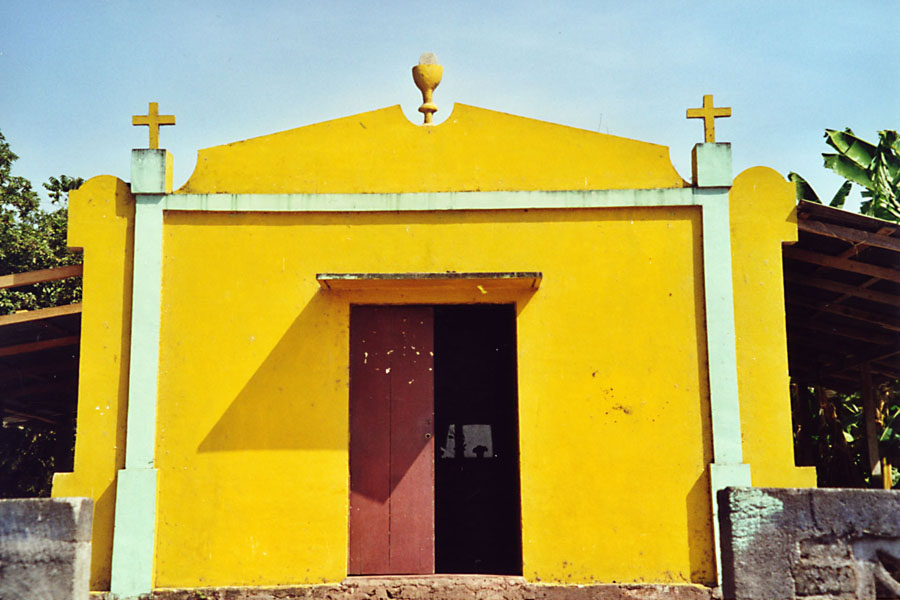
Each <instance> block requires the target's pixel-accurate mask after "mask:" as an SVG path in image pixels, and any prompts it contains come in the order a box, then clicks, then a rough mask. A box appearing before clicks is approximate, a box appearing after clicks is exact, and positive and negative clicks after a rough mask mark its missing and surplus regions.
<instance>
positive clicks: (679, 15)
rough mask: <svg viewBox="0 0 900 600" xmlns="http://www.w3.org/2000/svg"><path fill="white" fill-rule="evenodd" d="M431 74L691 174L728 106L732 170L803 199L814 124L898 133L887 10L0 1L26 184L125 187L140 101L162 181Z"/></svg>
mask: <svg viewBox="0 0 900 600" xmlns="http://www.w3.org/2000/svg"><path fill="white" fill-rule="evenodd" d="M425 51H433V52H435V53H436V54H437V56H438V59H439V62H440V63H441V64H442V65H444V79H443V82H442V83H441V85H440V87H439V88H438V90H437V93H436V95H435V101H436V103H437V105H438V106H439V107H440V109H441V110H440V112H438V113H437V115H436V121H438V122H440V121H441V120H443V119H444V118H446V117H447V115H448V114H449V113H450V109H451V107H452V104H453V103H454V102H462V103H465V104H473V105H476V106H481V107H484V108H490V109H494V110H500V111H503V112H509V113H513V114H518V115H523V116H527V117H533V118H538V119H543V120H547V121H552V122H556V123H562V124H565V125H571V126H574V127H580V128H583V129H590V130H594V131H601V132H603V133H611V134H614V135H619V136H624V137H629V138H635V139H640V140H645V141H649V142H654V143H659V144H663V145H666V146H669V147H670V152H671V157H672V161H673V163H674V165H675V167H676V168H677V169H678V171H679V172H680V173H681V175H682V176H683V177H685V178H686V179H687V178H689V177H690V151H691V147H692V146H693V144H694V143H696V142H698V141H702V126H701V123H700V121H697V120H690V121H688V120H686V119H685V114H684V113H685V109H686V108H689V107H696V106H699V105H700V102H701V100H702V96H703V94H708V93H712V94H714V95H715V101H716V104H717V105H725V106H731V107H732V108H733V117H732V118H730V119H724V120H718V121H717V127H716V130H717V139H718V141H729V142H731V143H732V145H733V153H734V161H735V173H738V172H740V171H741V170H743V169H745V168H748V167H751V166H755V165H767V166H771V167H773V168H775V169H776V170H778V171H779V172H781V173H782V174H786V173H787V172H788V171H791V170H795V171H798V172H799V173H801V174H803V175H804V176H806V177H807V179H809V180H810V181H811V182H812V183H813V186H814V187H815V188H816V189H817V190H818V191H819V193H820V195H821V196H827V197H829V198H830V196H831V195H832V194H833V193H834V191H835V190H836V189H837V187H838V186H839V185H840V183H841V180H840V179H839V178H838V177H837V176H834V175H832V174H831V173H830V172H828V171H826V170H825V169H824V168H823V167H822V165H821V163H822V161H821V157H820V154H821V153H822V152H824V151H827V147H826V146H825V143H824V140H823V132H824V129H825V128H826V127H828V128H843V127H848V126H849V127H852V128H853V129H854V130H855V131H856V132H857V133H858V134H860V135H862V136H863V137H865V138H867V139H875V138H876V135H877V134H876V132H877V131H878V130H879V129H900V2H897V1H896V0H883V1H879V2H875V1H856V2H837V1H823V0H818V1H796V2H790V1H784V0H782V1H779V2H774V1H767V0H754V1H753V2H750V1H746V2H737V1H727V0H719V1H716V2H710V1H692V2H662V1H659V2H622V1H618V2H606V1H597V2H566V1H558V2H555V3H550V2H520V3H506V2H487V1H482V2H440V3H438V2H422V1H421V0H419V1H417V2H396V3H390V2H384V3H375V2H341V1H332V2H321V3H306V2H286V1H284V2H275V1H272V2H262V1H261V2H248V1H246V0H244V1H241V2H232V1H221V2H204V1H202V0H195V1H193V2H190V3H189V2H172V1H166V0H158V1H156V2H153V3H147V2H137V1H134V2H126V1H124V0H118V1H112V0H107V1H97V2H83V3H82V2H63V1H59V2H42V1H35V0H31V1H19V0H2V3H0V82H2V85H0V131H2V132H3V134H4V135H5V136H6V139H7V141H8V142H9V143H10V145H11V146H12V149H13V151H14V152H15V153H16V154H18V155H19V157H20V160H19V161H18V162H17V163H16V164H15V166H14V174H16V175H22V176H25V177H28V178H29V179H31V180H32V182H33V183H34V184H35V186H36V187H37V188H40V187H41V186H40V183H41V182H43V181H46V180H47V178H48V177H50V176H51V175H59V174H61V173H65V174H67V175H74V176H81V177H84V178H89V177H91V176H94V175H100V174H112V175H116V176H118V177H121V178H122V179H125V180H128V178H129V161H130V149H131V148H134V147H145V146H146V144H147V129H146V127H132V126H131V115H134V114H145V113H146V110H147V103H148V102H149V101H158V102H159V103H160V112H162V113H164V114H173V113H174V114H175V115H176V117H177V119H178V124H177V126H175V127H166V128H163V129H162V132H161V139H162V144H161V145H162V147H165V148H168V149H169V150H170V151H171V152H172V154H173V155H174V157H175V185H176V186H180V185H181V184H182V183H184V181H186V180H187V178H188V177H189V175H190V173H191V172H192V171H193V167H194V164H195V161H196V152H197V150H199V149H201V148H205V147H209V146H214V145H218V144H222V143H228V142H232V141H236V140H240V139H246V138H248V137H254V136H258V135H263V134H266V133H272V132H275V131H281V130H284V129H290V128H293V127H298V126H301V125H307V124H310V123H316V122H319V121H323V120H327V119H332V118H336V117H341V116H345V115H350V114H354V113H358V112H364V111H367V110H371V109H375V108H381V107H384V106H390V105H394V104H401V105H402V106H403V109H404V112H405V113H406V114H407V116H408V117H410V118H411V119H413V120H415V121H416V122H419V120H420V115H419V114H418V113H416V107H417V106H418V105H419V103H420V102H421V97H420V96H419V93H418V90H417V89H416V88H415V86H414V85H413V83H412V77H411V75H410V67H412V65H414V64H415V63H416V62H417V61H418V57H419V55H420V54H421V53H422V52H425Z"/></svg>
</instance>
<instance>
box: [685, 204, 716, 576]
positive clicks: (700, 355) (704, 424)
mask: <svg viewBox="0 0 900 600" xmlns="http://www.w3.org/2000/svg"><path fill="white" fill-rule="evenodd" d="M692 227H693V229H694V230H693V233H692V237H693V239H695V240H697V241H696V243H695V244H694V247H693V263H694V265H695V269H694V296H695V297H696V298H700V299H701V301H700V302H696V303H695V304H694V323H695V324H696V338H697V371H698V373H697V381H698V382H699V384H700V386H701V387H700V424H699V425H700V428H699V429H700V431H702V432H703V439H702V440H700V443H701V444H702V448H703V464H704V465H709V464H710V463H711V462H712V461H713V459H714V455H713V440H712V410H711V409H712V407H711V405H710V393H709V351H710V348H709V346H708V344H707V339H706V328H707V325H706V301H705V298H706V295H705V293H706V286H705V284H704V271H703V269H704V265H703V235H702V232H701V231H700V229H701V227H702V224H701V223H700V222H699V221H693V222H692ZM712 351H715V349H712ZM709 486H710V482H709V467H708V466H705V468H704V470H703V473H702V474H701V475H700V477H698V478H697V481H696V482H694V485H693V486H691V489H690V491H688V494H687V497H686V498H685V508H686V510H687V524H688V540H687V541H688V562H689V564H690V568H691V583H697V584H701V585H707V586H714V585H715V584H716V572H715V564H716V558H715V538H714V535H713V522H712V500H711V492H710V488H709Z"/></svg>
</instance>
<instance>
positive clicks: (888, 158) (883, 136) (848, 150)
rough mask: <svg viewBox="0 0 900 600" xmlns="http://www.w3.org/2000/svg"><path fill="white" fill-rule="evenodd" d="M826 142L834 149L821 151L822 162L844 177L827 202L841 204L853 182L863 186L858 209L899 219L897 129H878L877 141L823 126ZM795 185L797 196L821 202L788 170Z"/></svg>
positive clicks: (899, 168)
mask: <svg viewBox="0 0 900 600" xmlns="http://www.w3.org/2000/svg"><path fill="white" fill-rule="evenodd" d="M825 143H827V144H828V145H829V146H831V147H832V148H834V149H835V150H836V151H837V152H826V153H823V154H822V158H823V159H824V160H825V166H826V167H827V168H829V169H831V170H832V171H834V172H835V173H837V174H838V175H840V176H841V177H843V178H844V179H846V180H847V181H845V182H844V184H843V185H842V186H841V187H840V189H839V190H838V191H837V193H836V194H835V195H834V197H833V198H832V200H831V202H830V206H834V207H837V208H842V207H843V206H844V201H845V200H846V199H847V195H848V194H849V193H850V189H851V188H852V187H853V184H856V185H859V186H861V187H862V188H863V190H862V197H863V198H864V200H863V203H862V205H861V206H860V212H861V213H862V214H864V215H868V216H870V217H877V218H879V219H884V220H886V221H893V222H895V223H898V222H900V135H898V133H897V132H896V131H892V130H885V131H879V132H878V143H877V144H872V143H870V142H867V141H866V140H864V139H862V138H860V137H859V136H857V135H856V134H855V133H853V130H851V129H850V128H847V129H845V130H844V131H837V130H835V129H826V130H825ZM788 177H789V178H790V180H791V181H793V182H794V185H795V186H796V189H797V198H798V199H799V200H808V201H810V202H815V203H817V204H821V203H822V202H821V200H819V196H818V195H817V194H816V192H815V191H814V190H813V189H812V187H811V186H810V185H809V183H807V181H806V180H805V179H804V178H803V177H801V176H800V175H798V174H797V173H794V172H791V173H789V174H788Z"/></svg>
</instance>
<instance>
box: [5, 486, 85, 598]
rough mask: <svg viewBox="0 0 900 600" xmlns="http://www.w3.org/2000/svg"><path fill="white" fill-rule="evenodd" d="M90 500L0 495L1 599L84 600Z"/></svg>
mask: <svg viewBox="0 0 900 600" xmlns="http://www.w3.org/2000/svg"><path fill="white" fill-rule="evenodd" d="M92 512H93V501H92V500H90V499H89V498H54V499H50V498H31V499H25V500H0V600H32V599H33V600H87V598H88V594H89V589H88V588H89V578H90V565H91V522H92Z"/></svg>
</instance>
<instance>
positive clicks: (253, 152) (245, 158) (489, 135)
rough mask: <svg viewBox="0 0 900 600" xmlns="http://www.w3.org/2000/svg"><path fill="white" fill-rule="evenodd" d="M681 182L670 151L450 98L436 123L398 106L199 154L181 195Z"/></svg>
mask: <svg viewBox="0 0 900 600" xmlns="http://www.w3.org/2000/svg"><path fill="white" fill-rule="evenodd" d="M673 187H687V183H686V182H685V181H684V180H682V179H681V177H680V176H679V175H678V173H677V172H676V171H675V169H674V167H673V166H672V163H671V162H670V160H669V149H668V148H667V147H665V146H659V145H656V144H648V143H646V142H639V141H635V140H629V139H626V138H621V137H616V136H611V135H604V134H601V133H596V132H592V131H585V130H583V129H575V128H572V127H565V126H563V125H556V124H553V123H546V122H544V121H536V120H534V119H527V118H524V117H517V116H514V115H509V114H505V113H500V112H496V111H492V110H485V109H483V108H476V107H474V106H467V105H465V104H456V105H454V107H453V113H452V114H451V115H450V117H448V119H447V120H446V121H445V122H443V123H441V124H440V125H436V126H429V127H421V126H418V125H413V124H412V123H410V122H409V121H408V120H407V119H406V117H405V116H404V115H403V111H402V110H401V109H400V107H399V106H392V107H389V108H383V109H381V110H375V111H371V112H367V113H362V114H358V115H353V116H350V117H344V118H342V119H336V120H334V121H327V122H325V123H317V124H315V125H308V126H306V127H300V128H298V129H291V130H289V131H284V132H281V133H274V134H271V135H266V136H263V137H258V138H254V139H250V140H245V141H242V142H235V143H233V144H228V145H225V146H216V147H214V148H207V149H205V150H201V151H200V152H199V156H198V160H197V166H196V169H195V171H194V174H193V175H192V176H191V178H190V179H189V180H188V182H187V183H186V184H185V185H184V186H183V187H182V188H181V189H180V190H178V192H180V193H232V194H240V193H252V194H264V193H271V194H286V193H376V192H377V193H399V192H447V191H497V190H589V189H631V188H635V189H647V188H673Z"/></svg>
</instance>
